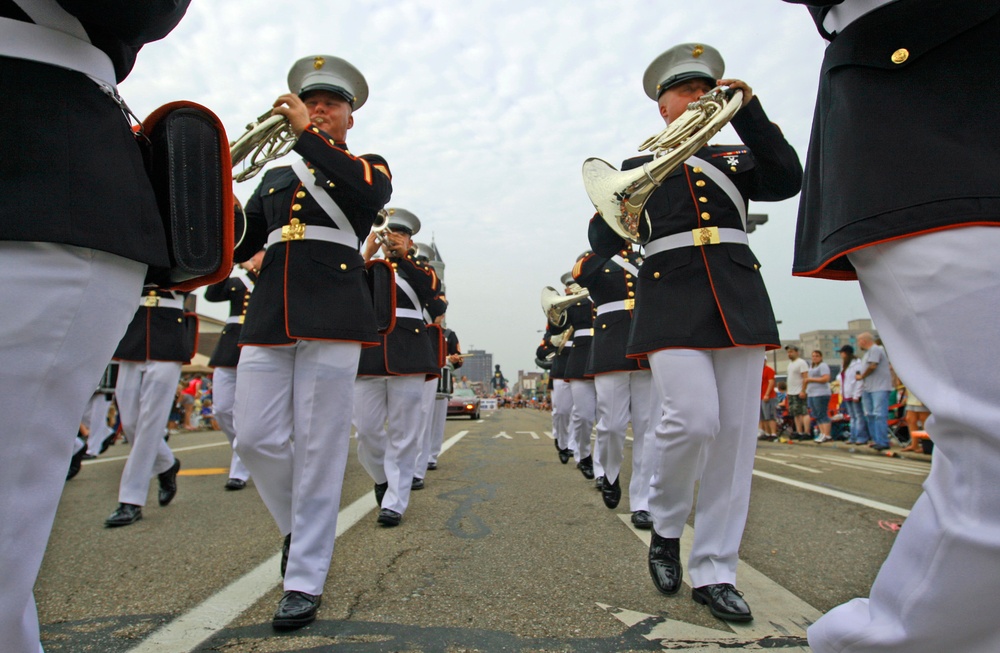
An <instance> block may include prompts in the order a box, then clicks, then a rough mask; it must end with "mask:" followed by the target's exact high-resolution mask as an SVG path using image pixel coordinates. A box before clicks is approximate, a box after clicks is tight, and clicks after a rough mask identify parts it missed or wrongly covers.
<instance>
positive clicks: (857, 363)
mask: <svg viewBox="0 0 1000 653" xmlns="http://www.w3.org/2000/svg"><path fill="white" fill-rule="evenodd" d="M839 351H840V360H841V366H840V401H841V404H842V405H843V406H844V407H845V408H846V409H847V415H848V416H849V417H850V418H851V435H850V437H849V438H848V439H847V443H848V444H866V443H867V442H868V425H867V424H866V423H865V412H864V410H863V409H862V408H861V385H862V382H861V381H859V380H858V379H857V375H858V374H860V373H861V372H862V370H863V367H862V365H861V359H860V358H858V357H857V356H855V355H854V347H852V346H850V345H844V346H843V347H841V348H840V350H839Z"/></svg>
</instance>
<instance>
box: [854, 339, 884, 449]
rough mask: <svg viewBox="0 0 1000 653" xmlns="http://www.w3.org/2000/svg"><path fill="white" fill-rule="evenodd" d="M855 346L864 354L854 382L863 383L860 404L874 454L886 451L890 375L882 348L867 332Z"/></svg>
mask: <svg viewBox="0 0 1000 653" xmlns="http://www.w3.org/2000/svg"><path fill="white" fill-rule="evenodd" d="M858 346H859V347H861V349H862V351H864V352H865V355H864V357H862V359H861V371H860V372H858V373H857V374H856V375H855V377H854V378H855V379H857V380H859V381H861V382H862V386H861V390H862V392H861V404H862V406H863V407H864V411H865V423H866V424H867V425H868V434H869V436H871V439H872V445H871V446H872V447H873V448H874V449H875V450H876V451H885V450H887V449H888V448H889V422H888V420H889V393H890V392H891V391H892V372H891V371H890V369H889V359H888V358H887V357H886V355H885V349H883V348H882V346H881V345H877V344H875V338H874V337H873V336H872V334H870V333H862V334H861V335H859V336H858Z"/></svg>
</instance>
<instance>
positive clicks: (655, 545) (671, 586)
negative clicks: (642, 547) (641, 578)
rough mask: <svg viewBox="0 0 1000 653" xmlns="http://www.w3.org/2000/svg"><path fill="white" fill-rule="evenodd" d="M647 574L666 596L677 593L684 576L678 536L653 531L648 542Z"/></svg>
mask: <svg viewBox="0 0 1000 653" xmlns="http://www.w3.org/2000/svg"><path fill="white" fill-rule="evenodd" d="M649 575H650V577H652V579H653V585H655V586H656V589H658V590H660V592H662V593H664V594H666V595H667V596H670V595H672V594H676V593H677V590H679V589H680V588H681V581H682V580H683V578H684V568H683V567H682V566H681V540H680V538H677V537H670V538H668V537H660V536H659V535H657V533H656V531H653V538H652V540H650V542H649Z"/></svg>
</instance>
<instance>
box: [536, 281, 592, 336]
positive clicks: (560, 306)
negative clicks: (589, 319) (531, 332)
mask: <svg viewBox="0 0 1000 653" xmlns="http://www.w3.org/2000/svg"><path fill="white" fill-rule="evenodd" d="M589 296H590V291H588V290H587V289H586V288H584V289H583V290H582V291H581V292H578V293H576V294H574V295H566V296H565V297H564V296H563V295H561V294H560V293H559V291H558V290H556V289H555V288H553V287H552V286H545V288H542V312H543V313H545V317H546V318H547V319H548V321H549V322H551V323H552V325H553V326H557V327H558V326H562V325H563V324H565V323H566V309H567V308H569V307H570V306H572V305H573V304H575V303H577V302H578V301H580V300H581V299H583V298H584V297H589Z"/></svg>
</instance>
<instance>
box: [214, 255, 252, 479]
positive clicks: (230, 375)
mask: <svg viewBox="0 0 1000 653" xmlns="http://www.w3.org/2000/svg"><path fill="white" fill-rule="evenodd" d="M265 251H266V250H263V249H262V250H260V251H259V252H257V253H256V254H254V255H253V257H252V258H251V259H250V260H249V261H244V262H243V263H240V270H241V272H240V273H239V274H234V275H233V276H231V277H229V278H228V279H223V280H222V281H220V282H218V283H214V284H212V285H210V286H208V287H207V288H205V300H206V301H210V302H229V317H228V318H226V326H225V327H224V328H223V329H222V335H221V336H219V342H218V343H217V344H216V346H215V351H213V352H212V358H211V359H209V361H208V364H209V366H210V367H212V368H213V372H212V406H213V407H214V408H215V418H216V419H217V420H218V422H219V428H220V429H222V432H223V433H225V434H226V438H227V439H228V440H229V446H230V447H232V446H233V443H234V442H235V440H236V429H235V427H234V425H233V406H234V404H235V403H236V366H237V364H238V363H239V361H240V348H239V342H240V332H241V330H242V329H243V322H244V321H245V320H246V314H247V306H249V304H250V294H251V293H252V292H253V287H254V284H255V283H256V282H257V272H258V270H260V266H261V263H262V262H263V260H264V252H265ZM249 478H250V470H248V469H247V466H246V465H244V464H243V461H242V460H240V456H239V454H238V453H236V449H233V455H232V459H231V460H230V463H229V480H227V481H226V485H225V488H226V489H227V490H242V489H243V488H245V487H246V486H247V480H248V479H249Z"/></svg>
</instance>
